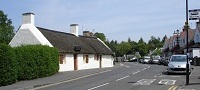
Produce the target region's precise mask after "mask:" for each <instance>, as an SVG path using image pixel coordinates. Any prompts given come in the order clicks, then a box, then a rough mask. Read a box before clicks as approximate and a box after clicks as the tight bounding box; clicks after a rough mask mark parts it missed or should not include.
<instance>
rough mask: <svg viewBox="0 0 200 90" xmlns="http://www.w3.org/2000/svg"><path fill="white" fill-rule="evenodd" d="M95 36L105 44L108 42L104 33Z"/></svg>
mask: <svg viewBox="0 0 200 90" xmlns="http://www.w3.org/2000/svg"><path fill="white" fill-rule="evenodd" d="M94 36H96V37H97V38H99V39H101V40H102V41H103V42H106V36H105V35H104V34H103V33H98V32H96V33H95V34H94Z"/></svg>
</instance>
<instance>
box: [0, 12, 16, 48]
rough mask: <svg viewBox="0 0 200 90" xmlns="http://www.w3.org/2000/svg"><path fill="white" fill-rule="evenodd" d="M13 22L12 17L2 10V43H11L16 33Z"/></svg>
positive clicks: (0, 18) (0, 40) (0, 20)
mask: <svg viewBox="0 0 200 90" xmlns="http://www.w3.org/2000/svg"><path fill="white" fill-rule="evenodd" d="M11 24H12V21H11V19H8V18H7V15H5V14H4V12H3V11H2V10H0V43H4V44H9V42H10V41H11V39H12V38H13V36H14V35H15V33H14V31H13V30H14V27H13V26H12V25H11Z"/></svg>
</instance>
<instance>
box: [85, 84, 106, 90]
mask: <svg viewBox="0 0 200 90" xmlns="http://www.w3.org/2000/svg"><path fill="white" fill-rule="evenodd" d="M108 84H109V83H105V84H102V85H99V86H96V87H93V88H90V89H88V90H93V89H96V88H99V87H103V86H105V85H108Z"/></svg>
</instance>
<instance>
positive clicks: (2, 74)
mask: <svg viewBox="0 0 200 90" xmlns="http://www.w3.org/2000/svg"><path fill="white" fill-rule="evenodd" d="M17 69H18V66H17V60H16V59H15V51H14V50H13V48H12V47H10V46H8V45H5V44H0V86H5V85H9V84H13V83H15V82H16V80H17Z"/></svg>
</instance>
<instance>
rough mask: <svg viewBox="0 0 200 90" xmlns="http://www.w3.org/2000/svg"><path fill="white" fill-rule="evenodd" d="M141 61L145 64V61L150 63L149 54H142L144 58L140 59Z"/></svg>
mask: <svg viewBox="0 0 200 90" xmlns="http://www.w3.org/2000/svg"><path fill="white" fill-rule="evenodd" d="M142 63H143V64H145V63H148V64H149V63H151V57H149V56H144V59H143V60H142Z"/></svg>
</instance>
